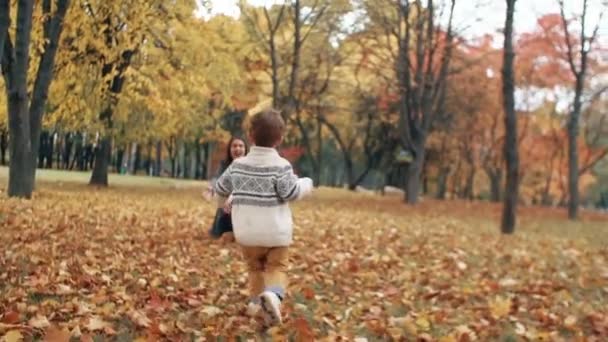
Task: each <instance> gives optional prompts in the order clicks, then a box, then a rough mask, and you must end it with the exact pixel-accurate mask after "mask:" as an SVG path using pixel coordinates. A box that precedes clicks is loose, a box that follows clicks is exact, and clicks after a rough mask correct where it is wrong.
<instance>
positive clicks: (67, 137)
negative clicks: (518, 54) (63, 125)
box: [63, 133, 73, 170]
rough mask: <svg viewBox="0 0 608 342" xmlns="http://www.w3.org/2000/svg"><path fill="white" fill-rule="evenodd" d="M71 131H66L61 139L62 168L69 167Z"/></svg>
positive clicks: (71, 141) (71, 143)
mask: <svg viewBox="0 0 608 342" xmlns="http://www.w3.org/2000/svg"><path fill="white" fill-rule="evenodd" d="M72 145H73V140H72V133H66V134H65V137H64V139H63V169H65V170H67V169H68V168H69V167H70V157H71V155H72Z"/></svg>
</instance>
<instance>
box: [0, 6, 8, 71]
mask: <svg viewBox="0 0 608 342" xmlns="http://www.w3.org/2000/svg"><path fill="white" fill-rule="evenodd" d="M10 24H11V17H10V0H0V64H2V57H3V56H4V44H5V42H6V40H7V39H8V28H9V27H10Z"/></svg>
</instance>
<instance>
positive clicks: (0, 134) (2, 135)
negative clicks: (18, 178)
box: [0, 129, 8, 165]
mask: <svg viewBox="0 0 608 342" xmlns="http://www.w3.org/2000/svg"><path fill="white" fill-rule="evenodd" d="M7 149H8V132H7V131H6V130H5V129H1V130H0V165H6V151H7Z"/></svg>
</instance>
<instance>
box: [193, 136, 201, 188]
mask: <svg viewBox="0 0 608 342" xmlns="http://www.w3.org/2000/svg"><path fill="white" fill-rule="evenodd" d="M194 146H195V152H194V153H195V154H194V165H195V169H194V179H201V176H202V175H201V173H202V172H201V160H202V159H201V143H200V141H199V139H196V142H195V145H194Z"/></svg>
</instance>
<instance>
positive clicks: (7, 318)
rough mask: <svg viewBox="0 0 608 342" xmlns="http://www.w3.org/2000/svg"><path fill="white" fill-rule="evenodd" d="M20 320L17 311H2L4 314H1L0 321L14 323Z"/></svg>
mask: <svg viewBox="0 0 608 342" xmlns="http://www.w3.org/2000/svg"><path fill="white" fill-rule="evenodd" d="M20 320H21V318H20V317H19V313H18V312H15V311H8V312H6V313H4V315H2V319H1V320H0V322H2V323H6V324H15V323H17V322H19V321H20Z"/></svg>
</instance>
